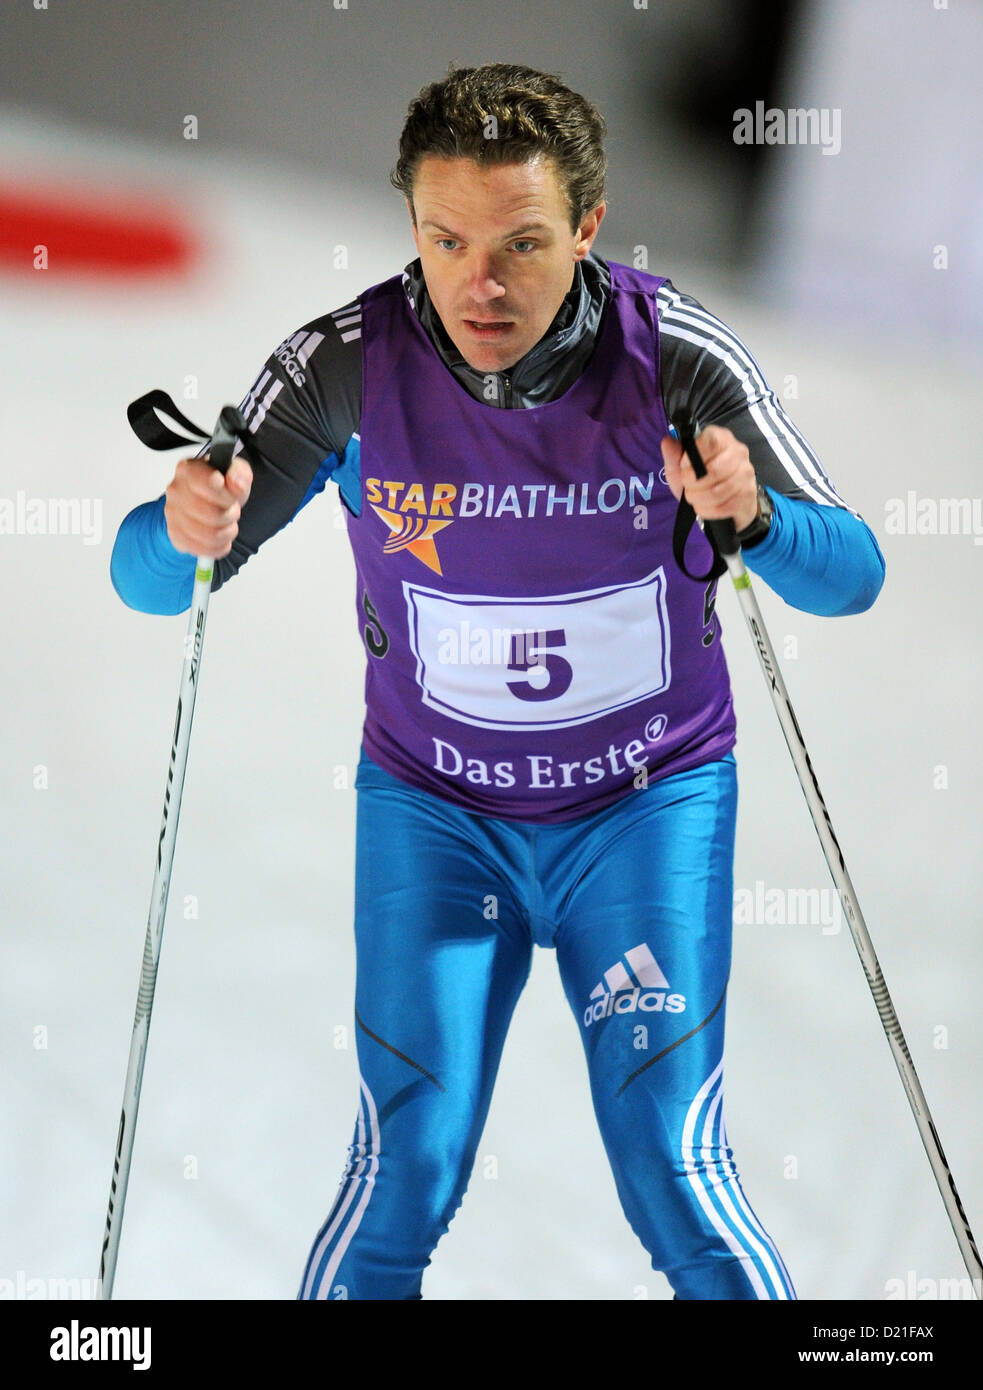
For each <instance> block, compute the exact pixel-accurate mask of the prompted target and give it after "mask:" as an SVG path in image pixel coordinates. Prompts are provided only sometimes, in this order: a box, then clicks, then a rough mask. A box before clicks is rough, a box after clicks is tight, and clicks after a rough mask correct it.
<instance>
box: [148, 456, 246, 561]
mask: <svg viewBox="0 0 983 1390" xmlns="http://www.w3.org/2000/svg"><path fill="white" fill-rule="evenodd" d="M252 485H253V470H252V469H251V468H250V466H249V463H248V462H247V460H246V459H245V458H243V457H242V456H241V455H239V456H237V457H236V458H234V459H233V460H232V462H231V463H230V464H229V470H228V472H227V473H226V474H225V475H224V476H223V475H222V474H221V473H220V472H219V471H218V469H217V468H213V467H212V466H211V464H210V463H208V462H207V456H206V458H198V459H181V460H180V462H179V463H178V466H177V468H176V469H175V470H174V477H173V478H172V479H171V481H170V482H169V483H168V485H167V489H166V491H165V500H164V520H165V522H166V523H167V534H168V536H169V537H170V541H171V545H173V546H174V548H175V550H181V551H184V552H185V554H188V555H199V556H202V557H205V558H208V559H212V560H219V559H221V558H222V556H223V555H228V553H229V551H230V550H231V549H232V542H233V541H234V540H235V538H236V536H237V535H238V534H239V517H240V515H241V513H242V509H243V507H244V506H245V505H246V502H247V501H248V500H249V492H250V489H251V488H252Z"/></svg>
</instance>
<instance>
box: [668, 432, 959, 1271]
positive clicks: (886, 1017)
mask: <svg viewBox="0 0 983 1390" xmlns="http://www.w3.org/2000/svg"><path fill="white" fill-rule="evenodd" d="M674 423H675V426H676V430H677V433H678V435H679V442H680V444H681V445H682V447H683V449H684V450H685V451H686V453H687V455H688V456H689V460H690V462H691V463H692V465H693V471H694V472H695V474H696V476H697V477H698V478H703V477H705V476H706V471H707V470H706V465H705V464H704V462H703V459H702V458H701V457H700V451H699V449H698V448H697V444H696V433H697V427H696V422H695V421H694V419H693V415H692V412H691V411H690V410H689V409H688V408H683V409H681V410H679V411H678V412H677V413H676V416H675V421H674ZM705 528H706V530H707V531H709V533H710V535H711V537H712V539H713V541H714V543H715V545H716V547H717V549H718V550H719V552H720V554H721V556H722V557H723V559H724V561H725V562H726V565H727V570H728V572H729V574H730V577H731V580H732V581H733V584H734V588H735V589H736V591H737V597H738V601H739V602H740V605H741V608H742V609H743V611H744V616H745V618H746V619H747V625H748V628H749V629H750V632H751V637H752V638H753V640H754V646H755V650H756V651H757V653H758V658H759V660H760V662H761V669H762V671H763V672H764V677H765V681H766V683H767V685H768V689H769V690H770V691H771V698H772V700H773V702H774V705H775V710H776V712H777V714H778V719H779V722H780V724H781V726H782V732H783V733H784V735H785V742H786V743H787V744H788V750H789V752H790V753H791V755H792V762H793V763H794V764H795V770H796V772H797V773H798V777H799V783H800V785H801V787H802V791H803V793H804V794H805V799H806V802H807V804H808V807H809V813H810V815H811V816H812V822H813V824H814V825H815V827H816V832H817V834H818V835H819V840H820V843H821V845H822V847H823V853H824V855H825V856H826V863H827V864H828V865H829V869H830V873H831V874H832V875H833V882H834V883H835V885H836V888H837V890H838V892H839V895H840V900H841V902H842V904H843V909H844V911H845V912H846V918H847V921H848V923H849V925H850V933H851V935H852V937H853V941H854V945H855V946H856V948H857V951H858V953H859V955H860V961H861V964H862V965H863V968H864V974H865V975H866V976H867V983H868V985H869V986H870V991H871V994H872V995H873V996H874V1003H875V1005H876V1006H877V1014H878V1017H879V1018H880V1020H881V1024H882V1026H883V1028H884V1032H885V1034H886V1036H887V1040H888V1043H889V1044H890V1047H891V1052H892V1053H893V1055H894V1060H895V1062H896V1063H897V1067H898V1071H899V1073H900V1075H901V1081H902V1084H903V1086H904V1088H905V1092H906V1094H907V1096H908V1101H909V1103H910V1105H911V1109H912V1113H913V1114H914V1116H915V1123H916V1124H917V1125H918V1132H919V1134H920V1135H921V1137H922V1143H923V1144H924V1145H925V1152H926V1154H927V1155H928V1161H929V1163H930V1164H931V1165H932V1172H933V1173H934V1174H935V1180H936V1182H937V1183H938V1185H939V1192H940V1193H941V1194H942V1201H943V1203H944V1204H945V1209H946V1212H947V1213H948V1216H949V1220H950V1222H951V1223H952V1229H953V1232H954V1234H955V1237H956V1240H957V1242H958V1244H959V1249H960V1251H961V1253H962V1257H963V1260H964V1261H965V1264H966V1268H967V1270H968V1271H969V1275H970V1280H971V1283H972V1287H973V1292H974V1293H975V1294H976V1297H977V1298H980V1297H981V1294H983V1287H981V1286H983V1264H981V1262H980V1253H979V1250H978V1249H977V1247H976V1241H975V1240H974V1239H973V1232H972V1231H971V1230H970V1226H969V1220H968V1218H967V1216H966V1213H965V1211H964V1210H963V1204H962V1202H961V1201H960V1199H959V1193H958V1192H957V1191H956V1184H955V1182H954V1181H953V1177H952V1173H951V1172H950V1171H949V1165H948V1163H947V1162H946V1157H945V1154H944V1153H943V1152H942V1144H941V1143H940V1141H939V1136H938V1132H937V1130H936V1128H935V1125H934V1124H933V1123H932V1116H931V1115H930V1114H929V1109H928V1102H927V1101H926V1099H925V1095H924V1092H923V1091H922V1088H921V1084H920V1083H919V1080H918V1077H917V1075H916V1073H915V1066H914V1063H913V1062H912V1060H911V1054H910V1053H909V1051H908V1045H907V1043H906V1042H905V1038H904V1034H903V1033H902V1031H901V1024H900V1023H899V1021H898V1015H897V1014H896V1012H895V1010H894V1005H893V1004H892V1002H891V996H890V995H889V994H888V990H887V985H886V984H885V982H884V976H883V974H882V973H881V967H880V965H879V963H878V960H877V956H876V954H875V952H874V946H873V943H872V941H871V939H870V933H869V932H868V931H867V924H866V923H865V921H864V917H863V913H862V912H861V911H860V904H859V902H858V901H857V895H856V893H855V892H854V889H853V884H852V883H851V881H850V875H849V873H848V872H847V867H846V863H845V861H844V859H843V851H842V850H841V849H840V844H839V841H838V840H837V838H836V834H835V832H834V830H833V823H832V821H831V820H830V816H829V812H828V811H827V809H826V802H825V801H824V800H823V794H822V792H821V791H820V790H819V782H818V780H817V778H816V773H815V770H814V768H813V766H812V761H811V759H810V757H809V753H808V751H807V749H806V745H805V740H804V739H803V737H802V731H801V730H800V728H799V723H798V720H797V719H796V717H795V711H794V710H793V709H792V702H791V700H790V699H789V697H788V691H787V690H786V689H785V682H784V681H783V680H782V673H781V671H780V670H779V666H778V659H777V657H776V656H775V652H774V649H773V648H772V645H771V641H770V640H769V637H768V633H767V631H766V629H765V625H764V620H763V619H762V617H761V610H760V609H759V607H758V601H757V599H756V598H755V596H754V592H753V590H752V589H751V576H750V575H749V574H748V572H747V569H746V568H745V566H744V561H743V559H742V558H741V548H740V545H739V544H738V541H737V531H736V530H735V527H734V523H733V521H732V520H730V519H728V520H725V521H707V522H706V523H705Z"/></svg>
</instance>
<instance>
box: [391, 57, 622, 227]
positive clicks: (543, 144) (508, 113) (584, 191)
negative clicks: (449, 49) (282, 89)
mask: <svg viewBox="0 0 983 1390" xmlns="http://www.w3.org/2000/svg"><path fill="white" fill-rule="evenodd" d="M606 131H607V127H606V125H605V123H604V117H603V116H602V115H601V113H600V112H599V111H598V109H597V107H596V106H594V105H593V104H592V103H591V102H589V101H588V100H587V99H586V98H585V97H582V96H580V95H578V93H577V92H572V91H571V90H570V88H569V87H567V86H566V85H565V84H564V83H563V82H561V80H560V78H559V77H557V76H555V75H554V74H552V73H547V72H538V71H537V70H536V69H535V68H526V67H520V66H517V65H516V64H514V63H485V64H484V65H483V66H482V67H479V68H457V69H455V67H454V64H453V63H451V64H449V65H448V75H447V76H446V77H445V78H444V79H443V81H441V82H432V83H430V85H429V86H426V87H424V88H423V89H422V90H421V91H420V93H419V94H418V95H417V96H416V97H414V98H413V100H412V101H411V102H410V105H409V110H408V114H407V117H406V124H405V125H404V126H403V132H402V134H401V136H400V138H399V159H398V161H397V163H396V166H395V168H394V169H393V170H392V172H391V173H390V175H389V181H390V183H391V184H392V185H393V187H394V188H397V189H399V191H400V193H402V194H403V196H404V198H407V199H409V203H410V208H411V209H412V208H413V180H414V177H415V175H416V172H417V169H418V168H419V165H420V161H421V159H423V158H424V156H425V155H437V156H440V157H443V158H449V159H454V158H462V157H463V158H466V159H473V160H476V161H477V162H478V163H479V164H523V163H526V162H527V161H528V160H531V159H534V158H536V157H537V156H538V157H544V156H545V157H548V158H549V159H551V160H552V161H553V164H554V165H555V168H556V171H557V175H558V177H559V180H560V183H561V186H562V188H563V192H564V195H565V197H566V200H567V204H568V207H569V213H570V228H571V231H576V230H577V228H578V227H579V226H580V224H581V222H582V221H583V219H584V217H585V216H586V214H587V213H588V212H590V211H591V209H592V208H595V207H597V205H598V204H599V203H602V202H604V198H605V194H604V179H605V172H606V168H607V160H606V158H605V155H604V148H603V141H604V136H605V134H606ZM413 220H414V223H415V221H416V212H415V210H414V211H413Z"/></svg>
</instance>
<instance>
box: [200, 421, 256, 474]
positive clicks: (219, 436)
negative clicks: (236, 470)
mask: <svg viewBox="0 0 983 1390" xmlns="http://www.w3.org/2000/svg"><path fill="white" fill-rule="evenodd" d="M247 429H248V426H247V424H246V421H245V419H244V418H243V415H242V411H241V410H239V409H238V407H237V406H234V405H224V406H223V407H222V409H221V410H220V411H219V417H218V423H217V424H216V426H215V431H214V433H213V434H212V438H211V443H210V444H209V446H208V462H209V463H210V464H211V465H212V467H213V468H217V469H218V471H219V472H220V473H222V474H225V473H227V472H228V468H229V464H230V463H231V462H232V455H233V453H234V452H235V447H236V438H237V436H238V435H240V434H244V433H245V432H246V430H247Z"/></svg>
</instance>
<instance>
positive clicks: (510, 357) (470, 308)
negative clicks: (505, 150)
mask: <svg viewBox="0 0 983 1390" xmlns="http://www.w3.org/2000/svg"><path fill="white" fill-rule="evenodd" d="M407 207H408V208H410V221H411V224H412V216H413V208H412V207H410V204H409V202H407ZM413 207H415V209H416V225H415V226H414V227H413V238H414V240H415V241H416V247H417V251H418V252H419V254H420V262H421V264H422V266H423V276H424V279H425V280H426V282H427V290H428V291H429V293H430V298H431V299H432V300H433V303H434V307H435V308H436V310H437V313H438V314H439V315H440V321H441V323H442V324H443V325H444V328H445V329H446V330H447V333H448V334H449V336H450V338H451V341H452V342H453V343H454V345H455V346H456V347H457V349H458V351H459V352H460V353H461V356H462V357H463V358H464V360H465V361H466V362H468V363H469V364H470V365H471V366H472V367H474V368H475V369H476V370H477V371H487V372H499V371H504V370H505V368H506V367H510V366H512V365H513V364H514V363H516V362H518V360H519V358H520V357H522V356H523V355H524V354H525V353H527V352H528V351H529V349H530V348H531V347H533V346H534V344H536V343H538V342H539V340H540V338H541V337H542V336H543V334H544V333H545V332H546V330H547V328H549V326H550V324H551V323H552V321H553V319H554V317H555V316H556V312H557V310H558V309H559V307H560V305H561V304H562V303H563V299H564V296H565V295H566V294H567V293H568V292H569V290H570V287H571V285H572V284H573V274H574V264H575V262H576V261H580V260H583V258H584V257H585V256H586V255H587V253H588V252H589V251H590V248H591V245H592V243H593V241H594V238H595V236H596V235H597V229H598V227H599V226H600V224H601V219H602V217H603V216H604V212H605V204H604V203H601V204H600V205H599V206H598V207H596V208H595V209H594V210H593V211H592V212H590V213H588V214H587V216H586V217H585V218H584V221H583V222H582V224H581V225H580V227H579V228H578V229H577V230H576V231H575V232H573V231H571V230H570V218H569V215H568V212H567V202H566V199H565V197H564V195H563V191H562V188H561V185H560V182H559V180H558V178H557V174H556V170H555V166H554V164H553V162H552V161H551V160H548V159H546V160H544V159H536V160H533V161H531V162H529V163H525V164H492V165H479V164H477V163H476V162H475V161H474V160H472V159H444V158H441V157H439V156H436V155H427V156H426V157H425V158H424V159H422V160H421V161H420V164H419V167H418V169H417V174H416V177H415V179H414V183H413ZM490 322H491V323H492V324H494V323H496V322H501V323H503V324H504V326H502V327H494V326H489V323H490ZM481 324H484V325H485V326H484V327H482V326H480V325H481Z"/></svg>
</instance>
